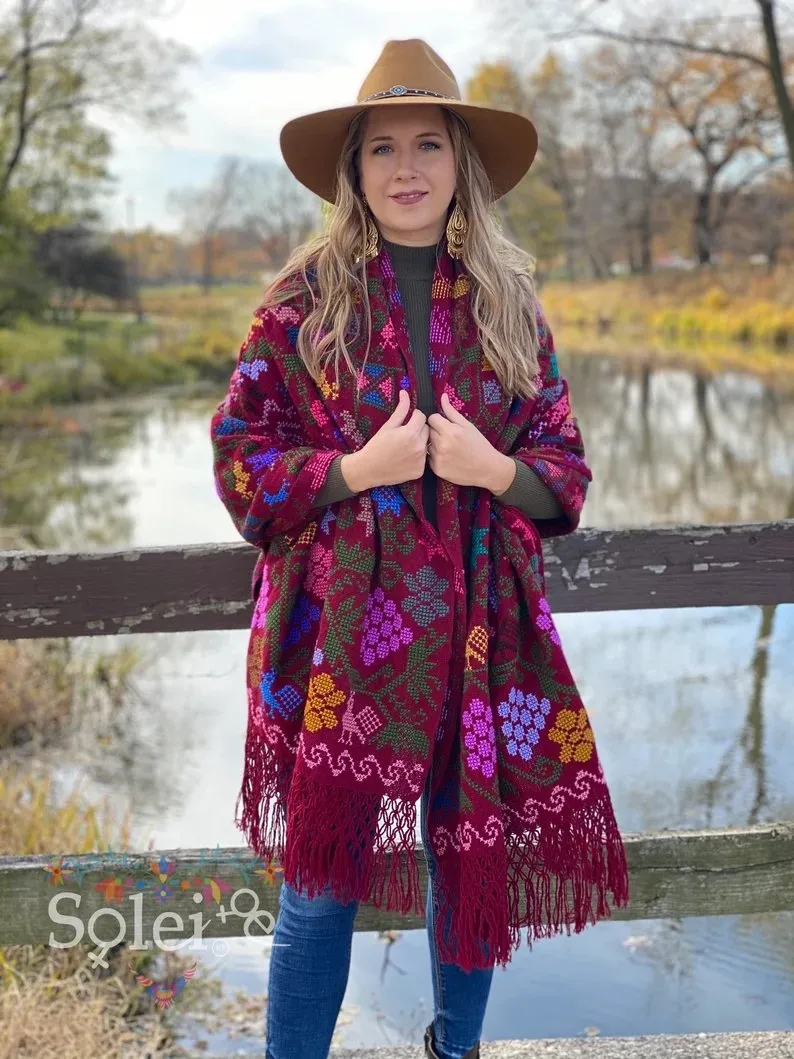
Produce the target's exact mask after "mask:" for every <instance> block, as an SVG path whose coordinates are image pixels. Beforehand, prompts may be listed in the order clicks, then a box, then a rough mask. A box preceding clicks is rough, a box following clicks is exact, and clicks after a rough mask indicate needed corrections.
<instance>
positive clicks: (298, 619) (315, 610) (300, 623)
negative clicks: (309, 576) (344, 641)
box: [284, 593, 320, 646]
mask: <svg viewBox="0 0 794 1059" xmlns="http://www.w3.org/2000/svg"><path fill="white" fill-rule="evenodd" d="M319 617H320V608H319V606H318V605H317V604H316V603H312V602H311V601H310V600H309V597H308V596H307V595H305V594H304V593H301V595H300V597H299V598H298V602H297V603H296V605H295V607H294V608H293V611H292V615H291V617H290V623H289V629H288V631H287V635H286V637H285V641H284V642H285V643H286V644H288V645H289V646H292V645H293V644H296V643H297V642H298V640H300V638H301V636H303V635H304V633H307V632H308V631H309V629H311V627H312V625H313V624H314V623H315V622H316V621H317V620H318V618H319Z"/></svg>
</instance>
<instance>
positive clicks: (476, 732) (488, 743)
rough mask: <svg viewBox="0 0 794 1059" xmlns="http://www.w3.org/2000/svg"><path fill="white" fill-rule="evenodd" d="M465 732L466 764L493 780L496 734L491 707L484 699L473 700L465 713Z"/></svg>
mask: <svg viewBox="0 0 794 1059" xmlns="http://www.w3.org/2000/svg"><path fill="white" fill-rule="evenodd" d="M463 732H464V735H463V743H464V746H465V747H466V749H467V750H468V754H467V755H466V764H467V765H468V767H469V768H470V769H473V770H474V771H476V772H481V773H482V774H483V776H485V778H486V779H491V777H492V776H493V774H494V769H495V767H496V732H494V727H493V717H492V716H491V710H490V707H489V706H488V705H486V703H484V702H483V700H482V699H472V701H471V705H470V706H469V708H468V710H464V711H463Z"/></svg>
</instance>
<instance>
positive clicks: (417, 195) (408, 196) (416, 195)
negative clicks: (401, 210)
mask: <svg viewBox="0 0 794 1059" xmlns="http://www.w3.org/2000/svg"><path fill="white" fill-rule="evenodd" d="M426 196H427V192H426V191H401V192H400V193H399V194H398V195H392V196H391V197H392V198H393V199H394V201H395V202H399V203H400V205H401V206H413V205H415V204H416V203H417V202H421V201H422V199H424V198H425V197H426Z"/></svg>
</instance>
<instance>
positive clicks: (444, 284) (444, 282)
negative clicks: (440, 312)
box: [431, 276, 452, 298]
mask: <svg viewBox="0 0 794 1059" xmlns="http://www.w3.org/2000/svg"><path fill="white" fill-rule="evenodd" d="M451 290H452V287H451V285H450V282H449V280H448V279H445V278H444V276H439V277H438V278H437V279H435V280H433V289H432V294H431V296H432V297H433V298H446V297H447V295H448V294H449V292H450V291H451Z"/></svg>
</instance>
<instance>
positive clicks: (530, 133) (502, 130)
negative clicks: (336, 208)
mask: <svg viewBox="0 0 794 1059" xmlns="http://www.w3.org/2000/svg"><path fill="white" fill-rule="evenodd" d="M405 104H411V105H418V106H442V107H446V108H448V109H449V110H453V111H455V113H456V114H459V115H460V116H461V117H462V118H463V120H464V121H465V122H466V124H467V125H468V127H469V132H470V134H471V139H472V143H473V144H474V146H475V148H476V149H477V153H478V154H479V156H480V158H481V160H482V163H483V166H484V167H485V170H486V172H487V173H488V176H489V178H490V180H491V184H492V185H493V191H494V198H495V199H498V198H501V197H502V195H506V194H507V192H508V191H510V189H511V188H514V187H515V186H516V184H517V183H518V182H519V181H520V180H521V178H522V177H523V176H524V175H525V173H526V172H527V171H528V170H529V167H530V166H531V165H532V162H533V160H534V158H535V154H536V152H537V149H538V133H537V130H536V128H535V126H534V125H533V123H532V122H531V121H530V120H529V118H526V117H524V116H523V115H522V114H516V113H515V112H513V111H510V110H499V109H497V108H495V107H485V106H480V105H478V104H477V103H461V102H459V101H458V100H456V99H440V98H438V97H436V96H433V97H430V96H395V97H394V98H393V99H378V100H373V101H371V102H368V103H354V104H352V105H350V106H346V107H335V108H333V109H331V110H320V111H316V112H315V113H313V114H304V115H302V116H301V117H298V118H293V119H292V120H291V121H288V122H287V123H286V125H285V126H284V127H283V128H282V130H281V136H280V138H279V139H280V144H281V153H282V155H283V157H284V161H285V162H286V164H287V167H288V168H289V170H290V172H291V173H292V174H293V175H294V176H295V177H296V179H297V180H299V181H300V182H301V184H303V185H304V187H307V188H308V189H309V190H310V191H313V192H314V193H315V195H319V196H320V198H322V199H325V200H326V202H334V201H335V200H336V169H337V164H338V161H339V156H340V155H341V153H342V147H343V146H344V142H345V139H346V137H347V132H348V129H349V127H350V122H351V121H352V120H353V118H354V117H355V116H356V115H357V114H360V113H361V111H365V110H369V109H371V108H372V107H390V106H400V105H403V106H404V105H405Z"/></svg>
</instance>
